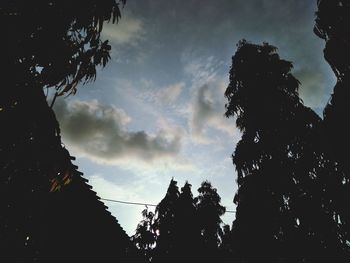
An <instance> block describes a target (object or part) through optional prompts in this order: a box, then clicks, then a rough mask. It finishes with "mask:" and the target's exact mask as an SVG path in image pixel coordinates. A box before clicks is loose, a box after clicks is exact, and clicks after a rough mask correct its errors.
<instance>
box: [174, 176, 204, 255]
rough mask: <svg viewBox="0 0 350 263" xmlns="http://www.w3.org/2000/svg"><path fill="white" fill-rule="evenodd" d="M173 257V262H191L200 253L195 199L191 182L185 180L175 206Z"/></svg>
mask: <svg viewBox="0 0 350 263" xmlns="http://www.w3.org/2000/svg"><path fill="white" fill-rule="evenodd" d="M174 238H175V240H174V242H175V247H176V251H175V253H174V254H175V257H174V262H193V261H196V260H198V255H200V253H201V251H200V249H201V247H200V242H201V240H200V228H199V225H198V215H197V207H196V200H195V198H193V194H192V191H191V184H189V183H188V182H187V181H186V183H185V185H184V186H183V187H182V188H181V193H180V195H179V198H178V200H177V202H176V207H175V231H174Z"/></svg>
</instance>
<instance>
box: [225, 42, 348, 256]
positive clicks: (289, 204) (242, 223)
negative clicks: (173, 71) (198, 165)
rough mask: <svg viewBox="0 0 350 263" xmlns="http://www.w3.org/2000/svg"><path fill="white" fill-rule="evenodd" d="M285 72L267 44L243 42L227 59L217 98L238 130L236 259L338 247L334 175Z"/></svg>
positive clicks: (331, 251) (315, 121) (313, 121)
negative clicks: (331, 195)
mask: <svg viewBox="0 0 350 263" xmlns="http://www.w3.org/2000/svg"><path fill="white" fill-rule="evenodd" d="M291 69H292V63H291V62H288V61H285V60H282V59H280V57H279V56H278V54H277V53H276V48H275V47H273V46H271V45H269V44H267V43H264V44H263V45H254V44H250V43H248V42H246V41H244V40H243V41H241V42H240V43H239V44H238V50H237V52H236V54H235V55H234V57H233V58H232V67H231V70H230V83H229V85H228V88H227V90H226V92H225V96H226V97H227V99H228V104H227V105H226V110H227V111H226V116H227V117H231V116H234V117H236V124H237V127H238V128H239V129H240V130H241V132H242V139H241V141H240V142H239V143H238V144H237V147H236V150H235V153H234V155H233V163H234V165H235V166H236V170H237V173H238V178H237V183H238V186H239V189H238V192H237V194H236V196H235V203H236V204H237V213H236V220H235V222H234V223H233V227H232V232H233V236H234V238H235V239H236V241H233V243H234V244H235V245H236V246H237V247H236V248H235V250H237V253H238V255H237V256H238V257H239V259H240V260H241V261H242V262H255V261H257V260H261V261H269V262H284V261H285V262H317V261H320V260H322V259H323V260H324V259H329V260H330V259H331V258H332V259H334V256H335V255H340V251H341V249H342V248H341V243H340V241H339V229H338V226H337V222H336V220H335V214H336V212H335V211H334V207H333V206H332V204H331V200H330V199H329V198H327V195H328V194H329V193H330V192H331V190H332V189H329V188H328V187H327V184H328V183H329V182H332V183H333V184H332V185H335V184H336V180H334V181H333V180H332V178H333V177H332V176H330V174H329V171H332V170H331V167H332V165H331V164H329V162H328V161H327V160H325V157H324V154H323V150H322V148H320V146H319V145H320V135H319V133H318V127H319V126H320V122H321V120H320V118H319V117H318V116H317V115H316V114H315V113H314V112H313V111H311V110H310V109H309V108H307V107H305V106H304V105H303V104H302V102H301V100H300V98H299V96H298V87H299V82H298V80H297V79H295V78H294V76H293V75H292V74H291V72H290V71H291ZM255 244H256V245H255ZM252 251H254V252H253V253H252Z"/></svg>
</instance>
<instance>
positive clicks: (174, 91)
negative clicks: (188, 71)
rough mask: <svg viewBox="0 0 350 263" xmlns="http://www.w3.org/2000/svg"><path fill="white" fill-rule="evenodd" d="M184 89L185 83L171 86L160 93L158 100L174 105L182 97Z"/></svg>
mask: <svg viewBox="0 0 350 263" xmlns="http://www.w3.org/2000/svg"><path fill="white" fill-rule="evenodd" d="M184 87H185V83H184V82H179V83H175V84H173V85H169V86H167V87H165V88H163V89H161V90H160V91H159V92H158V98H159V100H160V101H161V102H163V103H173V102H175V101H176V100H177V98H178V97H179V96H180V94H181V92H182V90H183V88H184Z"/></svg>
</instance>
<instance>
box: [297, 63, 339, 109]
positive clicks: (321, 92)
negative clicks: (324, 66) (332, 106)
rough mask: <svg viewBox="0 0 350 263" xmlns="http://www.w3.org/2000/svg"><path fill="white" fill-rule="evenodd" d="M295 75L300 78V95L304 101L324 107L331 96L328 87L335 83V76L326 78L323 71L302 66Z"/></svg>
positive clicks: (309, 104) (311, 105)
mask: <svg viewBox="0 0 350 263" xmlns="http://www.w3.org/2000/svg"><path fill="white" fill-rule="evenodd" d="M294 75H295V76H296V77H297V78H298V79H299V80H300V82H301V86H300V90H299V93H300V97H301V98H302V99H303V101H304V103H305V104H306V105H307V106H309V107H312V108H323V107H324V106H325V105H326V103H327V101H328V99H329V97H330V90H329V89H328V87H330V86H332V85H333V83H335V78H329V79H326V80H325V79H324V76H323V74H322V72H315V71H313V70H311V69H309V68H305V67H303V68H301V69H299V70H297V71H295V73H294Z"/></svg>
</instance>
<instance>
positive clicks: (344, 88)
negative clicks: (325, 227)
mask: <svg viewBox="0 0 350 263" xmlns="http://www.w3.org/2000/svg"><path fill="white" fill-rule="evenodd" d="M317 6H318V10H317V12H316V24H315V27H314V32H315V33H316V35H317V36H319V37H320V38H322V39H324V40H325V43H326V46H325V49H324V57H325V59H326V61H327V62H328V63H329V65H330V66H331V68H332V69H333V72H334V74H335V76H336V78H337V83H336V85H335V87H334V90H333V94H332V96H331V99H330V100H329V102H328V104H327V105H326V107H325V109H324V112H323V115H324V124H323V127H322V128H323V130H322V131H323V137H324V140H323V143H324V144H325V145H326V147H327V150H328V154H329V157H330V158H331V159H333V160H335V162H336V169H337V172H336V173H335V176H336V175H338V176H339V177H341V183H340V185H341V187H340V189H338V191H337V192H335V193H334V195H333V196H332V198H333V199H334V202H335V204H336V206H337V209H338V211H339V214H340V217H341V219H340V220H339V225H340V227H341V229H342V234H343V242H344V243H345V244H347V246H348V248H347V250H349V248H350V246H349V245H348V244H349V242H350V209H349V207H350V202H349V200H350V165H349V155H348V151H349V148H350V139H349V133H350V128H349V125H348V124H347V119H348V118H349V115H350V107H349V103H348V99H349V98H350V88H349V86H350V29H349V26H348V24H349V22H350V3H349V1H341V0H333V1H331V0H318V1H317Z"/></svg>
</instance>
